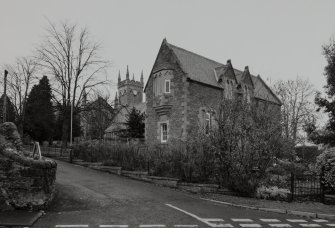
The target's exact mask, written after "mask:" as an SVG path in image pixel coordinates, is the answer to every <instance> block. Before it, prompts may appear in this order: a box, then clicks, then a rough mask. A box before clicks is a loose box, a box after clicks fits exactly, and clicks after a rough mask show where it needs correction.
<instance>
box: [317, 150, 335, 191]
mask: <svg viewBox="0 0 335 228" xmlns="http://www.w3.org/2000/svg"><path fill="white" fill-rule="evenodd" d="M315 170H316V172H318V174H323V177H324V183H325V184H326V185H328V186H330V187H331V188H333V189H335V148H331V149H328V150H325V151H324V152H323V153H322V154H320V155H319V156H318V157H317V162H316V168H315Z"/></svg>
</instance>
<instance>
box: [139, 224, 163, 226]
mask: <svg viewBox="0 0 335 228" xmlns="http://www.w3.org/2000/svg"><path fill="white" fill-rule="evenodd" d="M140 227H165V225H161V224H153V225H140Z"/></svg>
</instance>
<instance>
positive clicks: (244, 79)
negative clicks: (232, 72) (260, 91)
mask: <svg viewBox="0 0 335 228" xmlns="http://www.w3.org/2000/svg"><path fill="white" fill-rule="evenodd" d="M241 82H243V83H245V84H248V85H251V86H252V87H253V88H255V87H254V83H253V81H252V79H251V75H250V72H249V67H248V66H246V67H245V68H244V71H243V73H242V76H241V79H240V81H239V83H241Z"/></svg>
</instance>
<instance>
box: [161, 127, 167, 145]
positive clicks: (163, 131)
mask: <svg viewBox="0 0 335 228" xmlns="http://www.w3.org/2000/svg"><path fill="white" fill-rule="evenodd" d="M161 141H162V142H166V141H167V124H166V123H163V124H161Z"/></svg>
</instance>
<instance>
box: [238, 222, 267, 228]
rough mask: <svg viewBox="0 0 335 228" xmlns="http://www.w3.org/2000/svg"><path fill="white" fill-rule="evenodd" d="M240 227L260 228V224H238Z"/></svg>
mask: <svg viewBox="0 0 335 228" xmlns="http://www.w3.org/2000/svg"><path fill="white" fill-rule="evenodd" d="M240 226H242V227H262V226H261V225H260V224H253V223H247V224H240Z"/></svg>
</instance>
